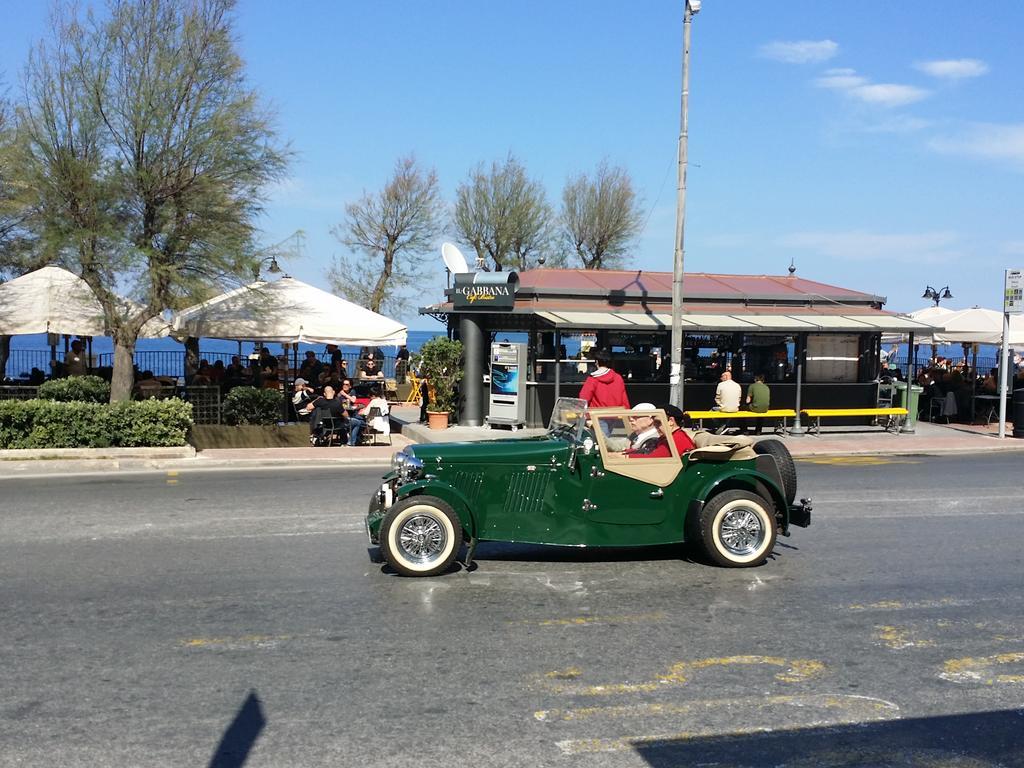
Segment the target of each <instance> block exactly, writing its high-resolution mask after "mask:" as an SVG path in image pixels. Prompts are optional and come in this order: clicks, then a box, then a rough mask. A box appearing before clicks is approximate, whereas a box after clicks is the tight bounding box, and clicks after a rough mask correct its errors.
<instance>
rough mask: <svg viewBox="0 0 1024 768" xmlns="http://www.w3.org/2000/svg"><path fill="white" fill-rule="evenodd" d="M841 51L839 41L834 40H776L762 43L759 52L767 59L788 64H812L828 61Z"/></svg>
mask: <svg viewBox="0 0 1024 768" xmlns="http://www.w3.org/2000/svg"><path fill="white" fill-rule="evenodd" d="M837 53H839V43H837V42H835V41H833V40H794V41H783V40H774V41H772V42H770V43H766V44H765V45H762V46H761V47H760V48H759V49H758V54H759V55H760V56H762V57H763V58H766V59H773V60H774V61H782V62H785V63H786V64H812V63H817V62H821V61H828V60H829V59H831V58H832V57H833V56H835V55H836V54H837Z"/></svg>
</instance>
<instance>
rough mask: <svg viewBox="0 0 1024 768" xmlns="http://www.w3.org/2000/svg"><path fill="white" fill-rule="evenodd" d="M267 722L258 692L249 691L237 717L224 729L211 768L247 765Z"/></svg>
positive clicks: (230, 767)
mask: <svg viewBox="0 0 1024 768" xmlns="http://www.w3.org/2000/svg"><path fill="white" fill-rule="evenodd" d="M266 724H267V720H266V718H265V717H264V716H263V707H262V706H261V705H260V700H259V698H258V697H257V696H256V692H255V691H249V695H248V696H247V697H246V699H245V701H243V702H242V706H241V707H240V708H239V710H238V714H236V715H235V719H234V720H232V721H231V725H229V726H228V728H227V730H226V731H224V735H223V736H222V737H221V740H220V744H218V745H217V750H216V751H215V752H214V753H213V757H211V758H210V763H209V768H241V766H243V765H245V761H246V759H247V758H248V757H249V752H250V751H251V750H252V748H253V745H255V744H256V740H257V739H258V738H259V736H260V731H262V730H263V726H264V725H266Z"/></svg>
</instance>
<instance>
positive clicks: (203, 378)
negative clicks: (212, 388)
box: [189, 360, 214, 387]
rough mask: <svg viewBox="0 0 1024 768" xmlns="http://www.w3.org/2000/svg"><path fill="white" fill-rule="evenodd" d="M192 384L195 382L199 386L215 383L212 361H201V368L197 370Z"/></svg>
mask: <svg viewBox="0 0 1024 768" xmlns="http://www.w3.org/2000/svg"><path fill="white" fill-rule="evenodd" d="M189 383H190V384H194V385H195V386H197V387H205V386H208V385H210V384H213V383H214V381H213V369H212V368H211V367H210V363H209V362H207V361H206V360H200V361H199V370H197V371H196V373H195V375H194V376H193V377H192V381H191V382H189Z"/></svg>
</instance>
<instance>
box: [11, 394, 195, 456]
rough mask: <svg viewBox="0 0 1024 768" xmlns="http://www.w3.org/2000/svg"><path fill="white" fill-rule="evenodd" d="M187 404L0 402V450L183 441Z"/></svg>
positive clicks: (188, 425)
mask: <svg viewBox="0 0 1024 768" xmlns="http://www.w3.org/2000/svg"><path fill="white" fill-rule="evenodd" d="M191 426H192V404H191V403H186V402H184V401H183V400H176V399H170V400H141V401H138V402H135V401H129V402H122V403H113V404H111V405H105V404H99V403H82V402H71V403H62V402H56V401H53V400H3V401H0V448H111V447H125V448H129V447H165V446H176V445H186V444H187V442H188V431H189V429H190V428H191Z"/></svg>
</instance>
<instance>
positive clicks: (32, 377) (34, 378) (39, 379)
mask: <svg viewBox="0 0 1024 768" xmlns="http://www.w3.org/2000/svg"><path fill="white" fill-rule="evenodd" d="M44 381H46V374H45V373H43V372H42V370H40V369H39V368H33V369H32V372H31V373H30V374H29V375H28V383H29V384H31V385H32V386H33V387H38V386H39V385H40V384H42V383H43V382H44Z"/></svg>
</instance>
